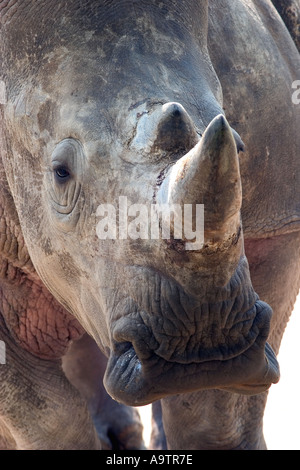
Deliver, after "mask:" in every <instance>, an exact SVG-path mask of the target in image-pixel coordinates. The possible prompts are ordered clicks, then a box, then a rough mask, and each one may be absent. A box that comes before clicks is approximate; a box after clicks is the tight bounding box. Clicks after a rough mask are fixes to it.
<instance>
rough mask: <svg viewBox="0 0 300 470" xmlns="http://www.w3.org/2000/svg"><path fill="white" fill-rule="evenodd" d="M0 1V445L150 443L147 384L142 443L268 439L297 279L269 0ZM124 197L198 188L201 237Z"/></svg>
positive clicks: (194, 445) (193, 198) (219, 445)
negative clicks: (148, 231)
mask: <svg viewBox="0 0 300 470" xmlns="http://www.w3.org/2000/svg"><path fill="white" fill-rule="evenodd" d="M0 14H1V31H0V34H1V38H0V39H1V76H0V80H1V81H0V84H1V96H0V98H1V99H0V102H1V105H0V106H1V126H0V131H1V134H0V137H1V138H0V149H1V154H0V216H1V219H0V325H1V329H0V340H1V341H3V342H4V343H5V346H6V353H5V354H6V363H5V364H3V365H0V384H1V385H0V436H1V438H0V446H1V447H3V448H4V449H5V448H14V449H81V450H83V449H97V450H98V449H101V448H102V449H122V450H123V449H127V450H129V449H144V443H143V441H142V426H141V421H140V418H139V415H138V413H137V411H136V410H135V408H134V407H135V406H140V405H144V404H148V403H151V402H154V403H155V407H154V427H153V429H154V431H153V440H152V444H151V446H152V447H153V448H164V447H166V446H167V447H168V448H169V449H263V448H265V443H264V438H263V434H262V420H263V410H264V406H265V402H266V398H267V390H268V389H269V387H270V386H271V385H272V384H275V383H276V382H277V381H278V380H279V375H280V374H279V366H278V363H277V360H276V354H277V353H278V350H279V347H280V341H281V337H282V334H283V332H284V328H285V325H286V323H287V321H288V318H289V314H290V312H291V310H292V306H293V303H294V301H295V298H296V295H297V292H298V290H299V284H300V279H299V246H300V244H299V227H300V225H299V221H300V212H299V199H300V193H299V191H300V184H299V182H300V175H299V165H298V163H297V155H298V149H299V148H300V141H299V139H300V137H299V136H298V134H299V133H298V132H297V129H298V127H299V117H300V116H299V113H300V111H299V109H300V108H299V106H298V107H297V106H295V105H294V104H293V103H292V101H291V95H292V83H293V82H294V81H295V80H297V77H298V76H299V72H300V61H299V53H298V51H297V48H296V46H295V44H294V42H293V38H295V34H296V33H295V32H294V33H293V31H292V30H291V32H289V31H288V29H287V28H286V26H285V25H284V23H283V21H282V20H281V19H280V16H279V13H278V12H277V10H276V9H275V8H274V7H273V6H272V4H271V2H269V1H265V0H253V1H251V2H249V1H247V2H244V1H242V0H234V1H231V2H228V1H225V0H213V1H211V2H208V1H196V2H195V1H192V0H186V1H184V2H178V1H175V0H172V1H168V2H166V1H156V0H155V1H153V2H146V1H138V2H137V1H132V2H127V1H126V2H125V1H123V0H118V1H116V2H110V1H106V0H105V1H103V2H98V1H93V0H89V1H87V2H84V5H83V3H82V2H77V1H71V0H70V1H69V0H66V1H65V2H57V3H55V4H53V2H50V1H40V0H38V1H36V2H31V1H27V0H25V1H22V2H19V1H2V2H1V1H0ZM228 25H230V27H229V26H228ZM295 41H296V40H295ZM256 51H259V53H257V52H256ZM279 168H280V171H279V170H278V169H279ZM120 198H121V199H120ZM122 198H123V199H122ZM125 199H126V203H127V207H130V208H131V210H133V209H134V208H137V207H139V211H140V213H139V216H140V217H141V211H144V210H145V211H146V213H147V214H148V215H149V214H150V209H151V207H152V206H155V207H157V205H159V204H161V205H165V206H164V207H166V206H167V207H170V205H173V206H174V207H176V208H177V210H178V211H181V210H183V208H184V207H185V206H186V205H190V206H193V205H196V204H198V205H202V206H203V208H204V209H203V210H204V229H203V240H202V241H203V243H200V245H199V246H198V245H197V246H192V248H194V249H190V248H191V244H192V242H191V239H190V238H188V236H187V234H186V233H185V232H184V233H183V236H182V237H181V238H180V237H176V236H175V228H176V227H177V228H178V225H177V226H176V224H175V219H173V222H172V223H171V225H172V224H173V225H172V227H171V229H172V230H171V232H170V234H169V235H168V236H167V237H157V238H155V237H153V238H151V237H149V236H148V237H147V236H146V235H145V236H143V237H141V236H140V235H141V230H142V226H141V223H140V225H139V228H137V222H136V225H134V221H132V214H131V216H129V219H128V220H127V222H126V223H127V224H128V226H127V233H125V232H124V230H123V232H122V230H121V228H122V227H121V228H120V226H119V225H118V227H117V230H116V232H114V228H115V226H114V224H117V223H120V221H122V220H123V222H124V214H122V212H120V209H117V211H116V212H112V214H113V215H116V217H112V216H111V218H110V219H109V217H108V215H107V213H108V212H109V211H110V210H112V209H111V208H113V211H114V210H115V208H120V201H121V202H122V201H124V200H125ZM135 205H136V206H135ZM137 205H138V206H137ZM152 208H153V207H152ZM195 214H196V213H195V212H194V213H193V215H192V216H191V217H192V224H191V225H192V226H194V227H195V226H196V225H197V216H196V215H195ZM103 217H108V218H107V219H106V220H107V224H108V225H107V227H108V231H107V232H105V230H104V231H103V226H105V224H104V222H103ZM122 217H123V218H122ZM130 217H131V218H130ZM136 220H137V219H136ZM136 220H135V221H136ZM139 220H142V219H141V218H140V219H139ZM144 220H145V219H143V221H144ZM101 221H102V222H101ZM161 224H162V222H161ZM184 225H185V224H184ZM181 226H182V223H181V224H179V227H180V228H182V227H181ZM148 228H149V227H148ZM123 229H124V227H123ZM109 230H111V231H109ZM108 232H109V233H108ZM124 233H125V235H124ZM112 234H113V236H112ZM117 235H118V236H117ZM123 235H124V236H123ZM129 235H130V236H129ZM199 239H200V238H199ZM188 243H190V245H188Z"/></svg>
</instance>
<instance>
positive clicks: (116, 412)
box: [63, 334, 145, 450]
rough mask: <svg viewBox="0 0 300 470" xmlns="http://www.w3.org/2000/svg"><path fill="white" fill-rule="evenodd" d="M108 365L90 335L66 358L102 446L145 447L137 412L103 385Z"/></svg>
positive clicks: (66, 368)
mask: <svg viewBox="0 0 300 470" xmlns="http://www.w3.org/2000/svg"><path fill="white" fill-rule="evenodd" d="M106 365H107V359H106V357H105V356H104V355H103V354H102V352H101V351H100V349H99V348H98V346H97V345H96V343H95V341H94V340H93V339H92V338H91V337H90V336H88V335H87V334H86V335H84V336H83V337H82V338H81V339H79V340H77V341H74V342H73V344H72V345H71V347H70V349H69V351H68V353H67V354H66V356H65V357H64V358H63V369H64V371H65V374H66V376H67V377H68V379H69V380H70V382H71V383H72V384H73V385H74V386H75V387H76V388H77V389H78V390H79V391H80V393H81V395H82V396H83V398H84V399H85V401H86V402H87V403H88V408H89V410H90V413H91V416H92V418H93V421H94V424H95V427H96V429H97V432H98V435H99V438H100V440H101V444H102V448H103V449H107V450H111V449H114V450H124V449H127V450H129V449H135V450H137V449H145V446H144V443H143V432H142V431H143V426H142V422H141V419H140V416H139V413H138V411H137V410H136V409H135V408H131V407H129V406H125V405H123V404H120V403H117V402H116V401H115V400H113V399H112V398H111V397H110V396H109V395H108V394H107V392H106V390H105V388H104V386H103V376H104V373H105V369H106Z"/></svg>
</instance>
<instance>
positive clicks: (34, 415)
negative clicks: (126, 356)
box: [0, 319, 100, 450]
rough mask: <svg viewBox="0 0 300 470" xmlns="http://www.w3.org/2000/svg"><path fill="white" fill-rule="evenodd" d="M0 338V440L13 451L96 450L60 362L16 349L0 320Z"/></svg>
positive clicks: (82, 404) (96, 441) (84, 409)
mask: <svg viewBox="0 0 300 470" xmlns="http://www.w3.org/2000/svg"><path fill="white" fill-rule="evenodd" d="M4 335H5V336H4ZM1 336H2V338H3V339H4V341H5V345H6V363H5V364H2V365H0V384H1V385H0V397H1V399H0V416H1V422H2V426H1V428H2V429H1V431H2V434H3V430H4V436H3V442H2V444H3V445H5V446H6V448H9V449H17V450H85V449H100V442H99V439H98V437H97V435H96V432H95V429H94V426H93V423H92V420H91V418H90V415H89V413H88V410H87V407H86V404H85V402H84V400H83V399H82V398H81V396H80V394H79V393H78V392H77V390H76V389H75V388H74V387H73V386H72V385H71V384H70V383H69V381H68V380H67V379H66V377H65V375H64V373H63V371H62V369H61V364H60V361H59V360H45V359H40V358H38V357H36V356H34V355H33V354H31V353H29V352H28V351H26V350H24V349H21V348H20V347H18V346H17V345H16V342H15V341H14V340H13V339H12V337H11V336H10V335H9V332H8V330H7V328H6V326H5V325H4V322H3V321H2V319H1ZM83 429H84V432H82V430H83Z"/></svg>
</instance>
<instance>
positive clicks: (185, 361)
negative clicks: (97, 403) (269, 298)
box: [104, 301, 279, 406]
mask: <svg viewBox="0 0 300 470" xmlns="http://www.w3.org/2000/svg"><path fill="white" fill-rule="evenodd" d="M255 310H256V312H255V318H254V319H253V321H252V326H251V328H250V330H249V332H248V335H247V339H246V341H245V342H244V343H243V346H241V344H240V345H237V347H236V348H235V352H233V351H232V350H231V351H229V350H228V351H227V353H224V351H223V352H221V353H220V354H219V355H217V354H215V355H211V356H210V352H209V351H202V354H201V353H200V354H199V353H198V354H197V356H193V357H192V359H191V360H189V358H188V357H184V356H180V355H179V356H177V357H176V356H170V357H166V356H165V355H164V354H162V353H161V350H160V349H161V348H160V347H158V348H157V344H155V343H157V342H156V340H155V339H153V338H154V335H153V332H151V331H150V330H149V328H148V326H146V325H145V323H144V322H143V321H141V318H140V319H139V320H138V321H137V320H135V321H133V320H132V319H130V318H128V317H127V318H125V319H124V320H121V321H119V322H118V324H117V325H116V327H115V329H114V331H113V337H114V340H113V348H112V351H111V354H110V358H109V361H108V365H107V369H106V374H105V378H104V383H105V387H106V389H107V391H108V393H109V394H110V395H111V396H112V397H113V398H114V399H115V400H117V401H118V402H121V403H124V404H126V405H130V406H143V405H146V404H149V403H152V402H153V401H155V400H158V399H160V398H163V397H165V396H169V395H174V394H178V393H189V392H194V391H197V390H208V389H222V390H226V391H228V392H233V393H240V394H247V395H255V394H258V393H262V392H264V391H266V390H268V388H269V387H270V386H271V384H272V383H276V382H278V380H279V366H278V363H277V360H276V356H275V354H274V352H273V350H272V348H271V346H270V345H269V344H268V343H266V338H267V335H268V332H269V316H270V314H271V309H270V307H269V306H268V305H267V304H265V303H264V302H261V301H257V302H256V304H255ZM129 332H130V333H129ZM155 346H156V347H155ZM221 349H222V348H221ZM200 351H201V347H200ZM163 356H165V357H163Z"/></svg>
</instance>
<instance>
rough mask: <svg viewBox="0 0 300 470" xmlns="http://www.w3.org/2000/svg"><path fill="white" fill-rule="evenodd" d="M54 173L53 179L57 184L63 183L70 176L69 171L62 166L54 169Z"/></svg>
mask: <svg viewBox="0 0 300 470" xmlns="http://www.w3.org/2000/svg"><path fill="white" fill-rule="evenodd" d="M54 171H55V179H56V181H57V182H58V183H65V182H66V181H67V180H68V179H69V177H70V176H71V175H70V172H69V170H68V169H67V168H66V167H63V166H61V167H58V168H56V169H55V170H54Z"/></svg>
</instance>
